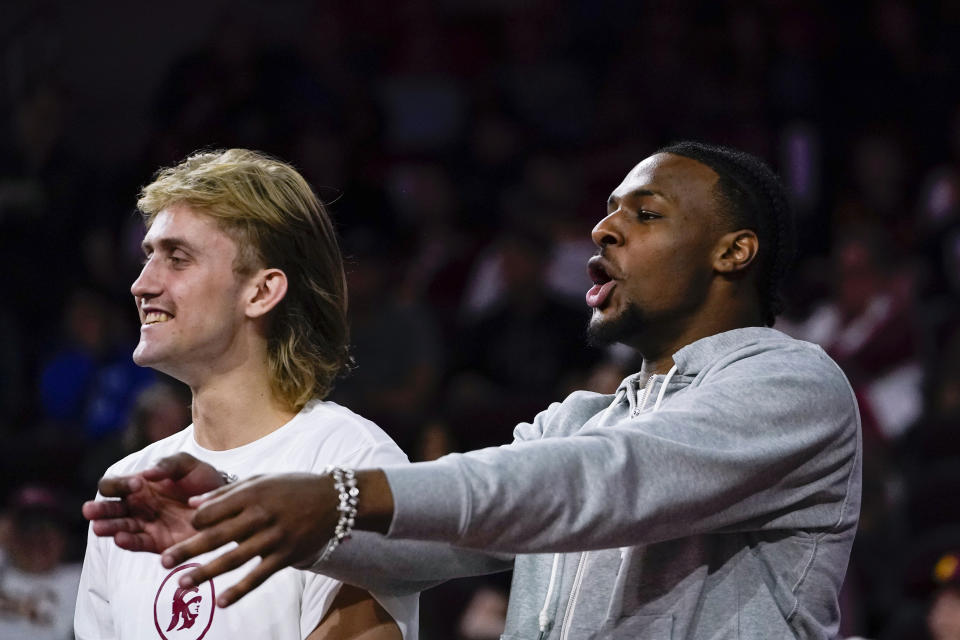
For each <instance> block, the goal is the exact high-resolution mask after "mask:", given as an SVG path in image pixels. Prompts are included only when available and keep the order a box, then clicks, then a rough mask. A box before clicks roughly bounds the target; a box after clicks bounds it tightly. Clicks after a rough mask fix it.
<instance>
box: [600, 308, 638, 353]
mask: <svg viewBox="0 0 960 640" xmlns="http://www.w3.org/2000/svg"><path fill="white" fill-rule="evenodd" d="M608 313H609V312H608ZM643 325H644V322H643V314H642V313H641V312H640V310H639V309H637V308H636V307H635V306H634V305H630V306H628V307H626V308H625V309H624V310H623V311H622V312H620V313H619V314H617V315H615V316H612V317H606V315H605V314H603V313H602V312H599V311H594V312H593V315H592V316H591V317H590V322H589V324H588V325H587V341H588V342H589V343H590V344H591V345H592V346H595V347H605V346H608V345H611V344H615V343H618V342H623V343H629V342H630V339H631V338H632V337H633V336H636V335H637V334H638V333H639V332H640V331H641V330H642V328H643Z"/></svg>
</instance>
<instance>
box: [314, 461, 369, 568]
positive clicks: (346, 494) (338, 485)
mask: <svg viewBox="0 0 960 640" xmlns="http://www.w3.org/2000/svg"><path fill="white" fill-rule="evenodd" d="M325 473H329V474H330V475H332V476H333V488H334V489H336V490H337V494H338V495H339V498H340V504H338V505H337V511H339V512H340V520H339V521H337V526H336V528H335V529H334V530H333V537H332V538H330V540H328V541H327V546H325V547H324V548H323V552H322V553H321V554H320V559H319V560H318V562H323V561H325V560H326V559H327V558H329V557H330V554H331V553H333V551H334V549H336V548H337V547H338V546H339V545H340V543H341V542H343V541H344V540H346V539H348V538H349V537H350V533H351V532H352V531H353V525H354V522H356V518H357V502H358V499H359V497H360V490H359V489H358V488H357V476H356V474H355V473H354V472H353V469H344V468H342V467H332V468H330V469H328V470H327V471H326V472H325Z"/></svg>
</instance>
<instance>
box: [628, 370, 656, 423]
mask: <svg viewBox="0 0 960 640" xmlns="http://www.w3.org/2000/svg"><path fill="white" fill-rule="evenodd" d="M655 377H656V375H655V374H654V375H651V376H650V377H649V378H647V384H646V385H644V387H643V395H642V396H641V397H640V401H639V402H638V403H637V406H635V407H634V408H633V413H631V414H630V417H631V418H636V417H637V416H638V415H640V412H641V411H643V408H644V407H646V406H647V398H649V397H650V390H651V389H653V379H654V378H655Z"/></svg>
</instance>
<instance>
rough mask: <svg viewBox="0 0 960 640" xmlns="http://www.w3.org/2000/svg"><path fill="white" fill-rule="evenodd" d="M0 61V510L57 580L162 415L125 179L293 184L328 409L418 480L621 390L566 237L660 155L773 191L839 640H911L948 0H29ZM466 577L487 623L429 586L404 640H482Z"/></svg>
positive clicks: (917, 585)
mask: <svg viewBox="0 0 960 640" xmlns="http://www.w3.org/2000/svg"><path fill="white" fill-rule="evenodd" d="M0 63H2V66H0V127H2V134H0V256H2V260H3V267H4V271H5V275H6V278H5V286H4V287H3V289H2V291H3V295H0V436H2V438H3V441H2V442H3V447H2V448H0V490H2V492H3V493H4V494H5V495H11V496H12V495H15V491H16V490H17V489H18V488H21V487H23V486H24V485H26V484H38V483H39V484H43V485H46V486H49V487H50V488H52V489H53V490H54V491H55V492H56V493H57V495H58V496H59V500H60V501H61V506H62V508H63V509H64V512H65V513H67V514H69V515H68V522H69V525H68V530H69V532H70V535H69V539H70V540H71V541H72V542H73V545H72V547H70V548H68V551H67V553H66V555H65V558H64V561H77V560H78V559H79V558H80V556H81V554H82V542H83V523H82V522H80V521H79V518H78V516H77V512H78V505H79V502H80V501H81V500H82V499H84V498H86V497H89V496H91V495H92V494H93V492H94V491H95V482H96V479H97V478H98V477H99V475H100V474H101V473H102V472H103V470H104V469H105V468H106V466H108V465H109V464H110V463H112V462H113V461H114V460H116V459H117V458H119V457H121V456H122V455H124V454H125V452H127V451H129V450H131V449H132V448H139V447H140V446H143V444H145V443H146V442H149V441H150V440H152V439H153V438H154V437H157V436H158V435H162V434H163V433H164V432H165V431H164V430H165V429H167V430H169V429H172V428H179V427H182V426H183V425H184V424H186V422H189V413H188V411H187V410H185V409H186V407H187V405H188V397H189V396H188V395H187V396H184V395H183V391H184V390H183V389H182V388H179V387H177V386H176V385H175V384H174V383H172V381H169V380H159V379H158V377H157V376H155V375H154V374H153V373H152V372H150V371H146V370H141V369H138V368H136V367H135V366H133V365H132V363H131V362H130V358H129V354H130V352H131V350H132V347H133V345H134V344H135V342H136V332H137V324H136V314H135V312H134V307H133V305H132V304H131V302H132V301H131V296H130V294H129V285H130V283H131V282H132V281H133V279H134V278H135V276H136V273H137V272H138V269H139V241H140V237H141V234H142V225H141V224H140V222H139V218H138V216H137V215H136V212H135V210H134V209H135V207H134V204H135V201H136V197H137V192H138V189H139V188H140V187H141V186H143V185H144V184H146V183H147V182H149V181H150V179H151V176H152V175H153V173H154V172H155V171H156V170H157V169H158V168H159V167H161V166H164V165H169V164H172V163H175V162H177V161H178V160H180V159H182V158H183V157H184V156H185V155H187V154H188V153H190V152H192V151H194V150H197V149H200V148H213V147H250V148H255V149H259V150H262V151H265V152H268V153H271V154H274V155H277V156H279V157H280V158H283V159H285V160H288V161H290V162H292V163H293V164H294V165H295V166H297V167H298V168H299V169H300V170H301V171H302V172H303V173H304V175H305V176H306V177H307V178H308V180H310V182H311V183H312V184H313V185H314V186H315V187H316V189H317V191H318V193H319V194H320V196H321V197H322V198H323V199H324V200H325V201H327V202H329V203H331V204H330V210H331V212H332V214H333V216H334V218H335V220H336V223H337V225H338V228H339V229H340V232H341V235H342V238H343V243H344V248H345V251H346V253H347V255H348V257H349V259H348V270H349V272H350V273H349V275H350V287H351V313H352V324H353V328H354V343H355V344H356V347H355V356H356V359H357V362H358V367H357V369H356V370H355V371H354V372H353V373H352V375H350V376H349V377H347V378H345V379H344V380H343V381H342V382H341V383H340V384H338V386H337V389H336V390H335V392H334V395H333V399H336V400H338V401H340V402H343V403H344V404H347V405H348V406H350V407H351V408H352V409H354V410H355V411H357V412H358V413H361V414H363V415H365V416H367V417H370V418H371V419H374V420H376V421H377V422H378V423H379V424H380V425H381V426H383V427H384V428H385V429H386V430H387V431H388V432H389V433H391V435H393V436H394V437H395V438H396V439H397V440H398V442H400V443H401V445H402V446H404V448H405V449H406V450H407V451H408V452H409V454H410V456H411V458H412V459H429V458H432V457H435V456H437V455H439V454H442V453H444V452H446V451H451V450H465V449H470V448H475V447H478V446H486V445H490V444H498V443H503V442H506V441H509V439H510V433H511V430H512V426H513V424H515V422H516V421H517V420H524V419H530V418H532V416H533V415H534V413H535V412H536V411H537V410H539V409H542V408H544V407H545V406H546V405H547V404H548V403H549V402H550V401H552V400H558V399H560V398H561V397H562V396H563V395H564V394H565V393H567V392H568V391H569V390H571V389H573V388H584V387H586V388H592V389H596V390H609V389H611V387H614V388H615V386H616V384H617V382H618V381H619V379H620V377H621V376H622V375H624V374H625V373H629V372H630V371H632V370H634V369H635V367H636V366H637V364H638V363H637V362H636V360H635V357H633V356H632V355H631V354H629V353H625V352H623V351H622V350H618V349H611V350H599V349H591V348H587V347H585V346H584V344H583V327H584V324H585V322H586V318H587V310H586V308H585V305H584V303H583V294H584V292H585V291H586V289H587V288H588V286H589V282H588V279H587V277H586V275H585V268H584V261H585V260H586V258H587V257H589V255H590V254H591V251H592V246H591V244H590V242H589V231H590V229H591V228H592V226H593V225H594V224H595V222H596V221H597V220H599V219H600V217H601V216H602V215H603V211H604V203H605V200H606V197H607V195H608V194H609V192H610V191H611V190H612V189H613V187H615V186H616V185H617V184H618V183H619V181H620V179H621V178H622V177H623V175H625V174H626V172H627V171H628V170H629V169H630V168H631V167H632V166H633V165H634V164H635V163H636V162H638V161H639V160H641V159H642V158H643V157H645V156H646V155H648V154H649V153H650V152H652V151H653V150H655V149H656V148H657V147H658V146H659V145H662V144H666V143H668V142H670V141H674V140H677V139H683V138H694V139H702V140H706V141H711V142H717V143H724V144H731V145H734V146H738V147H741V148H744V149H746V150H749V151H752V152H754V153H756V154H758V155H760V156H761V157H763V158H765V159H766V160H767V161H769V162H770V163H771V165H772V166H773V167H774V168H775V169H777V170H778V171H779V172H780V174H781V175H782V176H783V179H784V181H785V183H786V185H787V187H788V189H789V190H790V192H791V196H792V198H793V201H794V206H795V209H796V211H797V214H798V226H799V231H800V238H801V247H800V255H799V258H798V261H797V264H796V267H795V270H794V275H793V277H792V279H791V282H790V285H789V288H788V301H789V305H788V310H787V313H786V314H785V316H784V318H783V319H782V321H781V323H780V324H778V328H782V329H783V330H785V331H788V332H789V333H791V334H793V335H796V336H798V337H803V338H805V339H810V340H813V341H816V342H819V343H820V344H822V345H823V346H824V348H826V349H827V350H828V351H829V352H830V353H831V355H833V356H834V358H835V359H837V360H838V362H840V364H841V366H843V368H844V370H845V371H846V372H847V375H848V376H849V377H850V379H851V382H852V383H853V385H854V388H855V389H856V391H857V393H858V398H859V400H860V402H861V409H862V412H863V423H864V441H865V460H864V473H865V479H864V506H863V517H862V524H861V532H860V535H859V537H858V542H857V546H856V548H855V551H854V556H853V560H852V564H851V569H850V572H849V576H848V584H847V587H846V589H845V593H844V603H843V605H844V610H845V620H844V627H845V630H846V632H847V633H849V634H851V635H852V634H861V635H870V636H875V637H888V638H894V637H927V636H925V635H923V634H925V633H926V631H924V630H923V628H922V627H923V626H924V624H923V617H924V615H925V612H926V610H927V609H926V607H927V606H928V604H929V603H930V602H931V601H932V598H934V597H935V596H936V594H937V593H939V591H937V588H938V587H937V585H936V584H935V582H936V581H932V578H931V575H932V574H931V571H932V568H933V562H934V560H935V559H936V558H937V557H939V554H941V553H943V552H945V551H948V550H950V549H960V537H958V536H956V535H955V530H954V529H952V528H951V527H954V526H956V525H958V524H960V515H958V513H957V503H958V500H957V498H958V496H960V478H958V470H960V464H958V461H960V446H958V438H957V435H956V429H957V421H956V420H957V416H958V415H960V359H958V356H960V333H958V331H957V329H958V327H960V322H958V320H960V313H958V312H960V305H958V298H957V292H958V288H960V270H958V266H960V233H958V232H960V209H958V205H960V82H958V80H960V77H958V72H957V69H958V63H960V3H957V2H950V1H946V0H941V1H939V2H938V1H933V2H924V3H910V2H902V1H896V0H876V1H871V2H792V1H788V0H758V1H756V2H737V1H733V0H728V1H718V2H703V3H698V2H685V1H676V2H642V1H635V2H631V1H626V0H623V1H618V0H582V1H580V2H574V1H571V2H547V1H541V2H511V1H509V0H445V1H437V2H425V1H418V0H404V1H398V2H389V3H387V2H383V3H377V2H366V1H362V0H361V1H355V2H307V1H294V0H279V1H276V2H271V3H269V4H268V3H255V2H236V1H232V2H226V1H220V2H183V1H180V0H178V1H172V2H165V3H130V2H116V1H109V2H107V1H105V2H95V3H79V2H57V1H54V2H40V1H37V2H30V3H16V4H14V3H5V4H4V5H3V6H2V7H0ZM664 286H669V283H664ZM158 390H160V391H158ZM158 398H159V399H158ZM185 398H187V399H185ZM2 531H3V528H2V527H0V532H2ZM0 542H2V536H0ZM931 558H932V559H933V560H931ZM478 584H479V585H480V588H481V589H490V591H482V593H484V594H485V596H484V597H487V596H490V597H489V598H488V599H486V600H483V599H481V601H480V602H481V603H487V605H488V606H489V611H488V612H487V613H485V614H483V615H479V617H478V618H473V617H472V618H470V620H471V621H473V620H476V619H480V620H482V621H488V620H495V619H496V617H497V613H496V611H497V608H498V607H499V606H501V605H502V600H501V599H502V594H503V593H504V592H505V590H506V588H507V586H508V582H507V581H505V580H504V579H493V580H491V581H480V582H471V581H467V582H464V583H462V584H460V583H456V584H454V585H452V586H449V587H445V588H442V589H441V590H438V591H436V592H432V593H429V594H426V595H425V596H424V606H423V611H422V614H421V617H422V619H423V622H424V630H423V635H424V638H425V639H426V640H429V638H434V637H436V638H449V637H454V635H455V634H460V635H462V636H463V637H485V636H484V635H483V634H482V633H481V634H479V635H478V634H477V633H474V632H473V631H471V630H470V629H468V628H465V627H462V626H461V629H460V631H456V630H455V629H456V628H457V625H458V624H459V623H458V619H459V616H460V611H462V609H463V608H464V607H465V606H466V603H467V602H468V601H469V600H470V599H471V598H472V597H473V595H472V594H473V593H474V590H475V589H476V588H477V586H478ZM498 593H499V594H501V595H497V594H498ZM474 605H475V610H476V609H477V608H479V609H483V607H482V606H479V605H477V601H476V600H474ZM910 633H916V634H919V635H916V636H911V635H909V634H910ZM471 634H473V635H471ZM904 634H907V635H904ZM488 635H489V634H488ZM493 637H495V636H493Z"/></svg>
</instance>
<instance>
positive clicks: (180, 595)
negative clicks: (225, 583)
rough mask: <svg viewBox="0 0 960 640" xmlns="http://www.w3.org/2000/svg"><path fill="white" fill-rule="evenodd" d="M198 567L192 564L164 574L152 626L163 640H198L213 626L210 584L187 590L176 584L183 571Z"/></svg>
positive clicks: (155, 600)
mask: <svg viewBox="0 0 960 640" xmlns="http://www.w3.org/2000/svg"><path fill="white" fill-rule="evenodd" d="M199 566H200V565H199V564H197V563H195V562H194V563H191V564H185V565H182V566H179V567H177V568H176V569H174V570H173V571H171V572H170V573H168V574H167V577H165V578H164V579H163V582H162V583H161V584H160V588H159V589H158V590H157V597H156V598H155V599H154V601H153V623H154V624H155V625H156V627H157V633H158V634H160V637H161V638H163V640H200V638H202V637H203V636H205V635H206V634H207V631H208V630H209V629H210V625H211V624H213V612H214V610H215V609H216V606H215V595H214V592H213V581H212V580H210V581H207V582H204V583H203V584H201V585H199V586H195V587H189V588H187V589H184V588H183V587H181V586H180V584H179V580H180V575H182V574H181V572H182V571H184V570H186V569H189V568H191V567H199ZM178 574H180V575H178Z"/></svg>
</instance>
